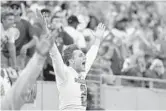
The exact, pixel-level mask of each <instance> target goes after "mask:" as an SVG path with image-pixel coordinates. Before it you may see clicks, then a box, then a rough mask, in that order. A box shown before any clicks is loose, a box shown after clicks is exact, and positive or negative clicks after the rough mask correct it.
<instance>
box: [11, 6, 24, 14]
mask: <svg viewBox="0 0 166 111" xmlns="http://www.w3.org/2000/svg"><path fill="white" fill-rule="evenodd" d="M10 9H11V11H12V12H13V14H14V15H15V16H19V15H20V14H21V8H20V7H19V6H18V5H12V6H11V7H10Z"/></svg>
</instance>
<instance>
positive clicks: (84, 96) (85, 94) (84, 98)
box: [80, 84, 87, 107]
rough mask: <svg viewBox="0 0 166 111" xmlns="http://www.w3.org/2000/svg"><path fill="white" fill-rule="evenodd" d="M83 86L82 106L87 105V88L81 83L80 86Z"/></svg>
mask: <svg viewBox="0 0 166 111" xmlns="http://www.w3.org/2000/svg"><path fill="white" fill-rule="evenodd" d="M80 88H81V92H82V93H81V102H82V106H85V107H86V105H87V88H86V85H84V84H81V86H80Z"/></svg>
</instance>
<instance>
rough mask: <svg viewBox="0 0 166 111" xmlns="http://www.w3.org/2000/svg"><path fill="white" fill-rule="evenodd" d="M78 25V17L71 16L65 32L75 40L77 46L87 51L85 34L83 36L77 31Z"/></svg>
mask: <svg viewBox="0 0 166 111" xmlns="http://www.w3.org/2000/svg"><path fill="white" fill-rule="evenodd" d="M78 24H79V21H78V19H77V17H76V16H74V15H71V16H70V17H69V18H68V26H67V27H64V31H65V32H67V33H68V34H69V35H70V37H71V38H73V40H74V44H76V45H77V46H78V47H79V48H81V49H85V48H86V43H85V38H84V36H83V34H81V33H80V32H79V31H77V30H76V29H77V26H78Z"/></svg>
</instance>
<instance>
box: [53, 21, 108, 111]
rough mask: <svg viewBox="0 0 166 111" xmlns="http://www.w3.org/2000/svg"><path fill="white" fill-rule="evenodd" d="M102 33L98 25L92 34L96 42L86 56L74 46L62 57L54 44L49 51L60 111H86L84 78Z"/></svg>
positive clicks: (103, 27)
mask: <svg viewBox="0 0 166 111" xmlns="http://www.w3.org/2000/svg"><path fill="white" fill-rule="evenodd" d="M104 31H105V26H104V25H103V24H102V23H100V24H99V25H98V27H97V29H96V32H94V36H95V37H96V40H95V42H94V44H93V45H92V47H91V48H90V50H89V51H88V52H87V54H86V55H85V54H84V53H83V52H82V51H81V50H80V49H79V48H78V47H77V45H75V44H73V45H70V46H68V47H67V48H66V49H65V50H64V52H63V57H62V56H61V54H60V53H59V51H58V48H57V46H56V45H55V44H54V45H53V47H52V49H51V50H50V56H51V58H52V63H53V68H54V72H55V74H56V81H57V88H58V91H59V103H60V104H59V109H60V110H73V111H74V110H84V111H85V110H86V99H87V88H86V82H85V78H86V75H87V73H88V71H89V70H90V68H91V66H92V64H93V62H94V60H95V58H96V56H97V52H98V49H99V45H100V40H101V39H102V38H103V33H104ZM62 58H63V59H62Z"/></svg>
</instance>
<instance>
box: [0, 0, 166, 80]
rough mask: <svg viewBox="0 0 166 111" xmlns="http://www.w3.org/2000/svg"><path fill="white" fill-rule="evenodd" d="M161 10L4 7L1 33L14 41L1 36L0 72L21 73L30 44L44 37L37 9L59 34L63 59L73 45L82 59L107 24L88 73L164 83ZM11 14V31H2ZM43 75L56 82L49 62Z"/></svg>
mask: <svg viewBox="0 0 166 111" xmlns="http://www.w3.org/2000/svg"><path fill="white" fill-rule="evenodd" d="M161 4H162V3H160V4H159V3H158V2H152V1H151V2H150V1H137V2H136V1H135V2H134V1H130V2H118V1H116V2H113V1H112V2H100V1H99V2H95V1H72V2H71V1H70V2H69V1H66V2H65V1H40V2H37V1H27V2H25V1H24V2H23V1H22V2H19V1H17V2H13V1H12V2H11V1H9V2H2V4H1V13H2V14H1V18H2V22H1V27H2V29H3V31H2V32H5V33H7V34H8V35H9V36H14V39H13V40H12V39H11V40H10V39H8V38H6V36H4V37H3V35H2V36H1V53H2V54H1V56H2V57H1V60H2V61H1V67H10V66H11V67H13V68H14V69H17V70H21V69H23V68H24V67H25V65H26V63H27V61H28V60H29V58H30V57H31V56H32V54H33V51H34V47H35V44H34V39H33V38H34V36H37V37H40V35H41V33H42V31H41V26H40V25H39V24H38V20H37V19H36V15H35V10H36V9H40V10H41V12H42V14H43V16H44V17H45V18H46V21H47V25H48V27H49V29H50V30H52V31H55V30H56V31H57V34H58V38H56V40H55V42H56V44H57V45H58V48H59V51H60V52H61V54H63V50H64V49H65V47H66V46H68V45H70V44H73V43H74V44H76V45H77V46H78V47H79V48H80V49H82V50H83V51H84V52H85V53H86V52H87V50H88V49H89V48H90V46H91V45H92V44H93V41H94V40H95V37H94V36H93V31H94V30H95V28H96V26H97V25H98V23H99V22H103V23H105V24H106V26H107V30H106V32H105V36H104V39H103V41H102V43H101V47H100V49H99V53H98V56H97V58H96V61H95V63H94V65H93V67H92V69H91V71H90V73H92V74H102V75H127V76H138V77H148V78H157V79H164V78H166V71H165V68H166V33H165V30H166V27H165V19H164V14H163V13H160V12H161V11H162V9H161ZM159 7H160V9H159ZM12 13H13V15H14V16H15V18H14V21H13V22H14V24H15V26H12V27H11V28H10V30H6V29H7V26H5V19H6V17H7V16H8V15H10V14H12ZM57 29H58V30H57ZM2 34H3V33H2ZM4 35H5V34H4ZM55 36H56V35H55ZM13 43H14V44H13ZM7 44H9V45H7ZM14 49H15V51H13V50H14ZM13 54H15V55H13ZM14 56H16V60H14ZM43 72H44V73H43V79H44V80H47V79H48V80H55V77H54V76H53V68H52V65H51V61H50V58H49V57H48V60H47V62H46V65H45V68H44V69H43ZM48 73H50V74H48Z"/></svg>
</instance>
